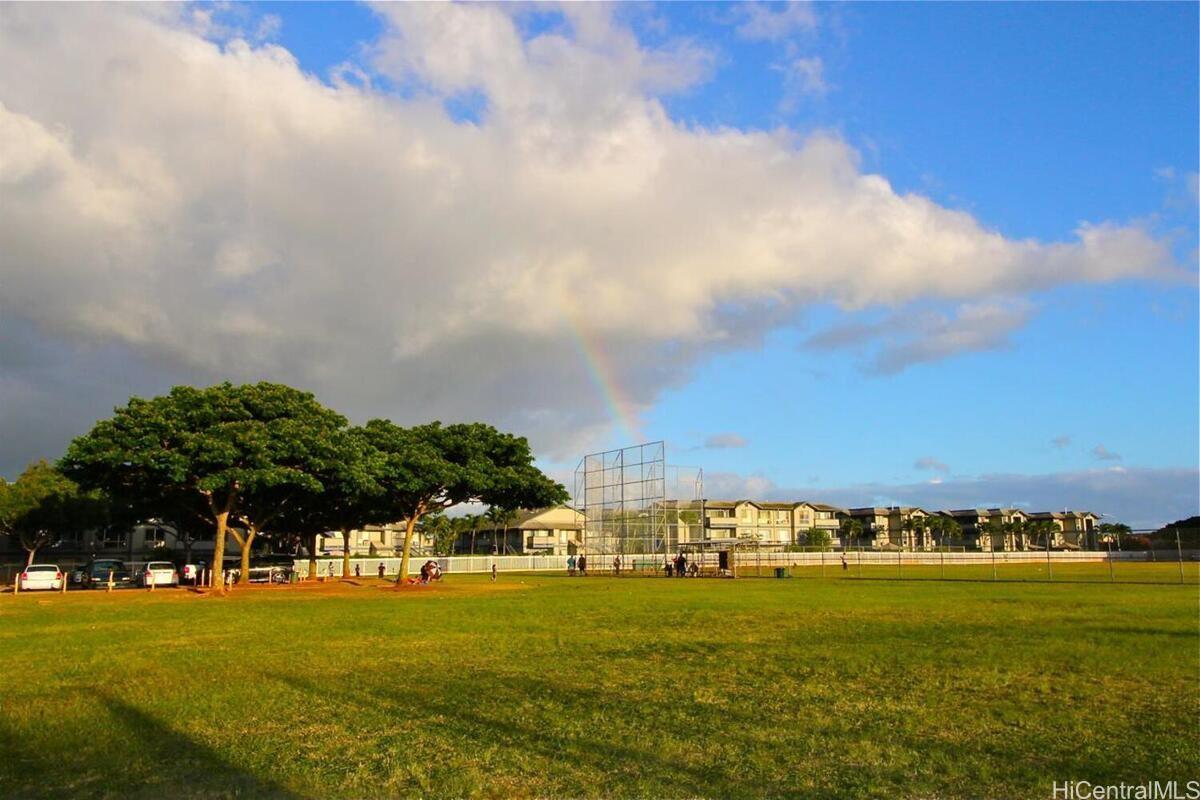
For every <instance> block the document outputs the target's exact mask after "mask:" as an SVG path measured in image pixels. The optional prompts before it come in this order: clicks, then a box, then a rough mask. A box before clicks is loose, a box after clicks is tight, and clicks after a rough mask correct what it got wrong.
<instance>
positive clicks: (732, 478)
mask: <svg viewBox="0 0 1200 800" xmlns="http://www.w3.org/2000/svg"><path fill="white" fill-rule="evenodd" d="M776 492H777V487H776V486H775V482H774V481H772V480H771V479H770V478H767V477H764V476H762V475H740V474H738V473H736V472H715V471H714V472H709V471H705V473H704V497H705V498H706V499H708V500H743V499H750V500H764V499H766V498H768V497H770V496H772V495H774V494H775V493H776Z"/></svg>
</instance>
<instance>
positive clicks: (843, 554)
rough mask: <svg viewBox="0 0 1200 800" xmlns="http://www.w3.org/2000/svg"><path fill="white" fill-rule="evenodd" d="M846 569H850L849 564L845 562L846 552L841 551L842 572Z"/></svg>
mask: <svg viewBox="0 0 1200 800" xmlns="http://www.w3.org/2000/svg"><path fill="white" fill-rule="evenodd" d="M848 569H850V565H849V564H848V563H846V554H845V553H842V572H845V571H846V570H848Z"/></svg>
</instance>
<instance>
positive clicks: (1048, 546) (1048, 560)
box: [1046, 531, 1054, 581]
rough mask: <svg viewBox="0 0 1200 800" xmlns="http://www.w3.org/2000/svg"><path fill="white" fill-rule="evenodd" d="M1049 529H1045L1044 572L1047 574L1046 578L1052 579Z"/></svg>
mask: <svg viewBox="0 0 1200 800" xmlns="http://www.w3.org/2000/svg"><path fill="white" fill-rule="evenodd" d="M1051 535H1052V534H1051V533H1050V531H1046V572H1047V573H1048V574H1049V576H1050V577H1049V578H1048V580H1051V581H1053V580H1054V565H1053V564H1051V563H1050V536H1051Z"/></svg>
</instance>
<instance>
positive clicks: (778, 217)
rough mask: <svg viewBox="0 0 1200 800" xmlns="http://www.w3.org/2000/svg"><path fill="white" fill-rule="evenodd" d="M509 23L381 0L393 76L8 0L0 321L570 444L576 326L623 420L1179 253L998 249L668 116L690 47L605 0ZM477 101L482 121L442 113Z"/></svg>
mask: <svg viewBox="0 0 1200 800" xmlns="http://www.w3.org/2000/svg"><path fill="white" fill-rule="evenodd" d="M510 11H511V9H510V8H509V7H506V6H494V5H449V4H448V5H430V4H389V5H386V6H383V7H382V8H381V10H380V13H381V14H382V16H383V18H384V20H385V27H386V33H385V34H384V36H383V38H382V39H381V40H380V41H379V42H378V43H377V44H376V46H375V48H374V51H373V52H374V56H373V57H374V59H375V62H374V63H375V65H376V66H377V67H378V68H379V69H381V70H384V71H386V72H387V73H388V75H389V76H390V78H391V79H392V81H393V82H394V83H395V84H396V85H400V86H404V87H407V88H408V89H411V91H405V92H402V93H394V94H390V93H387V92H384V91H381V90H377V89H375V88H372V85H371V83H370V82H369V81H365V80H362V79H361V77H360V79H359V80H355V81H339V82H336V83H335V85H332V86H331V85H329V84H327V83H324V82H322V81H321V80H319V79H318V78H316V77H314V76H312V75H308V74H305V73H304V72H302V71H301V69H300V68H299V66H298V65H297V63H296V60H295V58H294V57H293V56H292V55H291V54H290V53H289V52H287V51H286V50H285V49H283V48H281V47H278V46H275V45H271V44H264V45H260V46H255V45H251V44H248V43H247V42H246V41H245V40H243V39H238V38H234V39H232V40H228V41H225V34H226V33H227V32H226V31H224V30H217V31H216V33H214V30H215V29H216V28H217V27H218V23H216V22H214V21H213V19H212V17H211V16H209V17H206V18H203V19H198V18H197V17H196V16H195V14H196V13H199V14H200V16H201V17H203V16H204V14H206V13H207V10H206V9H190V7H185V6H147V7H143V6H134V5H100V4H96V5H90V6H72V7H64V6H54V5H38V4H8V5H3V6H0V287H2V294H0V316H3V317H7V318H9V319H10V320H15V321H17V322H18V323H19V324H21V325H29V326H31V327H32V328H34V329H36V330H37V331H38V335H39V336H43V337H53V339H54V340H55V341H57V342H60V343H71V342H87V343H90V345H91V346H93V347H99V348H104V349H105V352H106V354H108V355H107V357H109V358H111V359H112V362H113V363H114V364H126V365H128V364H131V363H136V364H138V365H139V366H138V367H137V368H136V369H134V368H133V367H126V368H125V369H126V371H128V372H136V373H137V374H139V375H142V376H145V384H140V385H138V386H132V385H131V386H129V387H128V388H129V390H130V391H134V390H136V391H143V390H147V391H148V390H149V389H150V388H155V389H157V388H158V387H159V383H160V379H159V378H158V377H155V376H159V375H168V374H169V375H172V376H180V375H183V376H186V378H187V379H189V380H193V381H197V382H200V381H204V380H217V379H222V378H231V379H234V380H238V379H259V378H264V377H265V378H271V379H278V380H286V381H289V382H292V383H296V384H298V385H303V386H306V387H309V388H312V389H314V390H316V391H318V392H319V393H320V395H321V396H322V398H323V399H325V400H326V401H327V402H329V403H331V404H333V405H335V406H337V407H339V408H341V409H343V410H345V411H346V412H347V413H349V414H351V415H352V416H354V417H356V418H363V417H365V416H367V415H387V416H391V417H393V418H396V419H398V420H400V421H402V422H407V421H414V420H423V419H429V418H433V417H440V418H443V419H462V418H483V419H487V420H489V421H493V422H496V423H499V424H503V425H506V426H509V427H514V428H516V429H518V430H520V431H522V432H528V433H529V434H530V435H531V436H532V437H533V439H534V443H535V445H536V446H538V447H539V448H542V449H543V452H547V451H548V452H549V453H550V454H552V455H553V454H558V455H564V456H565V455H566V454H567V453H569V452H571V451H575V450H577V449H578V448H581V447H583V446H586V444H587V443H588V442H589V441H590V440H591V439H592V438H593V437H595V436H597V435H598V434H599V433H601V432H602V431H604V430H605V429H606V427H607V425H608V424H609V421H610V420H609V409H608V405H607V404H606V402H605V400H604V398H603V397H601V395H600V394H599V393H598V392H595V391H593V390H591V389H590V388H589V387H590V385H591V384H590V383H589V381H590V380H591V377H590V376H589V373H588V366H587V364H586V362H585V361H584V360H583V359H582V358H581V357H580V347H581V346H582V347H584V348H587V349H589V350H590V351H595V352H593V353H592V355H593V356H595V355H596V354H597V353H600V352H601V351H602V354H603V355H606V356H607V361H608V363H609V364H610V365H611V373H612V374H611V375H610V376H609V381H610V383H611V384H613V385H615V386H619V387H620V389H621V393H622V394H623V395H624V398H625V400H624V401H625V402H626V403H627V404H628V405H629V407H630V408H631V409H632V410H633V411H637V410H639V409H644V408H646V407H647V406H648V405H649V404H650V403H652V402H653V400H654V399H655V397H656V396H657V394H658V393H659V392H660V391H661V390H662V389H664V388H665V387H668V386H672V385H676V384H678V383H680V382H681V381H683V380H685V379H686V377H687V375H688V370H689V369H690V368H691V366H692V365H693V364H694V363H695V362H696V361H697V360H699V359H703V358H704V357H706V356H707V355H709V354H711V353H712V352H713V351H714V350H716V349H720V348H728V347H733V346H738V345H740V344H743V343H745V342H748V341H754V340H755V338H756V337H758V336H761V335H762V334H763V332H764V331H765V329H767V328H769V327H771V326H773V325H778V324H781V322H782V321H784V320H787V319H790V316H791V314H792V313H793V312H794V311H795V309H797V308H799V307H801V306H803V305H804V304H807V303H811V302H829V301H832V302H835V303H838V304H840V305H841V306H843V307H845V308H847V309H858V308H863V307H865V306H868V305H873V304H884V305H888V306H893V307H899V306H903V305H904V304H906V303H910V302H913V301H915V300H919V299H929V298H932V299H943V300H949V301H953V302H959V303H962V304H963V306H962V309H961V310H960V312H959V316H958V318H956V319H955V320H949V319H947V320H945V321H944V322H943V323H940V325H941V327H939V324H933V325H932V328H931V330H930V331H927V332H923V333H922V334H921V337H922V338H920V339H918V340H917V341H916V342H914V343H910V346H912V347H915V349H913V350H907V351H906V350H903V349H901V350H899V351H895V350H886V349H885V350H884V351H883V352H881V353H880V354H879V357H878V358H877V362H878V363H877V365H876V368H877V369H879V370H880V371H888V370H894V369H897V368H903V365H904V364H908V363H916V362H918V361H921V360H929V359H930V358H936V357H941V356H943V355H945V354H947V353H949V352H954V351H956V348H957V349H963V348H964V347H965V348H967V349H970V348H975V349H978V348H979V347H981V346H988V343H989V342H994V341H997V340H998V338H997V337H999V338H1002V336H1003V333H1004V332H1007V331H1009V330H1011V329H1012V328H1013V327H1015V326H1016V325H1018V324H1019V322H1020V320H1019V319H1015V318H1014V315H1013V313H1012V312H1011V311H1010V312H1008V313H1007V316H1006V314H1005V312H1004V311H1003V309H1000V310H998V311H997V310H995V309H993V311H992V312H991V316H990V317H988V311H987V309H988V308H991V306H989V305H988V303H989V302H990V301H986V300H984V298H988V297H992V296H995V295H997V294H1014V293H1022V292H1026V291H1028V290H1030V289H1034V288H1039V287H1044V286H1050V285H1054V284H1060V283H1067V282H1075V281H1109V280H1117V279H1122V278H1154V277H1163V276H1169V275H1171V274H1172V269H1173V267H1172V264H1171V260H1170V256H1169V254H1168V250H1167V248H1166V247H1165V245H1164V244H1163V243H1162V242H1161V241H1159V240H1157V239H1155V238H1154V236H1152V235H1151V234H1150V233H1149V232H1148V231H1147V230H1145V229H1143V228H1141V227H1138V226H1119V225H1115V224H1109V223H1099V224H1095V225H1083V226H1081V227H1080V228H1079V230H1078V231H1076V235H1075V237H1074V238H1073V239H1072V240H1071V241H1066V242H1054V243H1042V242H1037V241H1032V240H1013V239H1009V238H1006V237H1004V236H1003V235H1001V234H1000V233H998V232H996V231H993V230H989V229H988V228H987V227H986V226H985V225H983V224H982V223H980V222H979V221H978V220H976V219H974V218H973V217H971V216H970V215H968V214H965V213H963V212H961V211H954V210H950V209H946V208H943V207H940V206H938V205H937V204H936V203H934V202H932V201H931V200H929V199H927V198H924V197H920V196H917V195H905V194H899V193H897V192H896V191H895V190H893V188H892V187H891V185H890V184H889V183H888V182H887V180H886V179H885V178H883V177H882V176H880V175H873V174H866V173H864V172H862V171H861V169H860V168H859V163H858V156H857V153H856V152H855V151H854V149H853V148H851V147H850V146H849V145H848V144H846V142H845V141H843V140H842V139H841V138H839V137H838V136H837V135H835V134H831V133H816V134H813V135H811V136H807V137H800V136H797V135H796V134H794V133H792V132H789V131H786V130H780V131H772V132H761V131H741V130H736V129H731V128H716V129H706V128H699V127H693V126H686V125H681V124H677V123H676V122H674V121H673V120H672V119H671V118H670V117H669V116H668V115H667V114H666V112H665V111H664V109H663V106H662V104H661V103H660V102H659V100H658V96H659V95H661V94H662V93H664V92H673V91H678V90H681V89H685V88H687V87H689V86H693V85H695V84H696V83H697V82H699V81H703V80H704V79H705V77H706V76H707V75H708V74H709V72H710V70H711V69H712V65H713V58H712V54H711V53H710V52H709V51H708V50H707V49H706V48H704V47H703V46H700V45H698V44H696V43H695V42H692V41H689V40H686V39H679V40H672V41H670V42H668V43H667V44H666V45H664V46H663V47H660V48H654V49H651V48H647V47H645V46H643V45H642V44H640V43H639V42H638V40H637V39H636V37H635V36H634V35H633V34H632V33H631V32H630V31H629V30H628V29H627V28H625V27H622V26H621V25H618V24H617V23H615V22H614V20H613V19H612V17H611V15H610V10H609V9H608V8H607V7H605V6H601V5H599V4H574V5H568V6H567V7H565V9H564V11H563V13H564V14H565V16H566V18H565V21H564V24H563V25H561V26H559V27H557V28H554V29H553V30H551V31H549V32H547V33H543V34H539V35H537V36H535V37H533V38H526V37H523V35H522V34H521V32H520V28H519V26H518V25H517V24H516V23H515V22H514V20H513V18H512V17H511V16H510ZM511 13H516V12H511ZM749 13H750V15H751V18H756V17H755V15H757V14H758V13H759V10H755V11H751V12H749ZM770 13H772V14H790V15H798V14H800V13H801V12H799V11H795V10H792V7H790V6H789V7H787V8H786V9H785V10H784V11H782V12H775V11H772V12H770ZM247 24H249V23H247ZM766 24H767V23H765V22H763V23H758V22H756V23H755V24H754V25H752V26H751V28H750V32H751V34H752V35H760V36H766V35H767V33H766V32H767V28H765V27H761V25H766ZM790 24H793V27H795V25H796V24H798V23H790ZM205 26H207V28H206V27H205ZM755 31H757V32H758V33H755ZM202 33H203V34H205V35H213V36H216V37H217V38H219V39H221V41H220V42H213V41H210V40H207V39H205V38H203V36H202V35H201V34H202ZM342 74H344V75H350V74H354V73H353V70H348V71H347V70H343V73H342ZM464 92H479V93H481V94H482V96H483V97H484V99H485V101H486V102H485V108H486V110H485V111H484V113H483V114H482V116H481V118H480V119H479V120H477V121H473V122H456V121H455V120H454V119H452V118H451V117H450V116H448V115H447V113H446V111H445V109H444V107H443V101H444V100H445V99H446V98H447V97H451V96H457V95H461V94H462V93H464ZM1017 316H1019V314H1018V315H1017ZM964 319H966V320H967V321H969V322H970V324H969V325H968V324H967V322H964V321H963V320H964ZM989 320H990V322H989ZM1006 320H1007V323H1006V322H1005V321H1006ZM989 326H990V328H991V330H992V333H991V334H987V333H980V332H979V329H981V328H988V327H989ZM965 328H970V329H971V330H974V331H975V333H971V331H970V330H965ZM997 330H999V331H1000V333H996V331H997ZM989 335H990V336H991V338H990V339H989V338H988V336H989ZM972 336H973V337H974V338H972ZM68 349H69V348H68ZM668 356H669V357H668ZM79 358H82V356H79ZM898 365H899V366H898ZM151 367H153V369H152V368H151ZM20 379H21V380H28V381H35V382H36V381H37V380H40V379H39V378H38V377H37V375H36V374H34V373H33V372H29V373H26V374H25V375H24V377H22V378H20ZM10 380H15V379H13V378H11V377H10ZM143 386H144V387H146V388H145V389H143ZM4 399H5V398H0V401H3V400H4ZM104 404H105V406H107V404H108V401H107V400H105V401H104ZM106 411H107V408H106V407H96V408H94V409H92V410H90V411H86V412H85V411H80V412H79V413H80V414H81V415H82V417H81V418H80V419H74V420H71V421H69V422H67V421H64V424H65V425H67V426H68V427H69V426H71V425H77V426H80V427H82V426H85V425H86V424H87V423H88V422H90V419H93V418H94V417H95V416H96V415H99V414H103V413H106ZM14 424H16V423H14ZM8 433H10V432H9V431H0V436H2V435H5V434H8ZM42 454H45V455H53V453H30V454H29V455H31V456H32V455H42ZM9 457H11V458H15V457H16V456H9Z"/></svg>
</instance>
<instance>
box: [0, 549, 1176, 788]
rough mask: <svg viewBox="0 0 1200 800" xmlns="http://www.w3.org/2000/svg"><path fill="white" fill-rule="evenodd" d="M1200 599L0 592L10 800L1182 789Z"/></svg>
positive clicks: (837, 591)
mask: <svg viewBox="0 0 1200 800" xmlns="http://www.w3.org/2000/svg"><path fill="white" fill-rule="evenodd" d="M1126 566H1128V565H1126ZM1105 569H1106V568H1105ZM1176 574H1178V573H1177V571H1176ZM1103 577H1104V578H1106V577H1107V573H1106V572H1105V573H1104V575H1103ZM1197 619H1198V617H1197V592H1196V587H1195V586H1194V585H1191V586H1170V585H1166V586H1141V585H1130V584H1115V585H1088V584H1047V583H1038V582H1032V581H1031V582H1028V583H997V584H992V583H988V582H935V581H913V582H901V581H888V580H865V581H859V580H826V581H818V580H803V579H793V580H770V579H763V580H737V581H727V580H726V581H721V580H671V581H668V580H666V579H636V578H632V579H631V578H625V579H617V580H614V579H610V578H595V577H593V578H588V579H586V580H581V579H574V580H570V579H567V578H565V577H557V576H555V577H551V576H536V575H502V576H501V580H500V583H499V584H497V585H496V586H495V587H493V586H492V585H491V584H489V583H488V582H487V581H486V580H481V579H479V578H474V577H470V578H467V577H449V578H448V579H447V585H446V586H445V587H442V588H440V589H438V590H435V591H431V592H401V593H398V592H395V591H390V590H383V589H380V588H377V587H375V586H372V585H369V584H368V585H364V586H362V587H353V588H346V589H344V590H342V591H340V593H337V594H329V595H321V594H318V593H316V592H313V591H311V590H310V591H305V590H290V589H276V590H266V591H258V592H243V593H240V594H237V593H235V596H233V597H232V598H228V599H214V598H199V597H195V596H192V595H190V594H187V593H164V592H156V593H154V594H153V595H151V594H147V593H141V592H139V593H137V594H136V595H135V594H133V593H124V594H122V593H117V594H114V595H112V596H105V595H103V594H100V593H83V592H80V593H71V594H68V595H66V596H61V595H51V596H46V595H34V594H29V595H21V596H19V597H13V596H10V595H3V596H0V668H2V669H3V675H4V676H5V677H4V689H3V694H2V698H3V699H2V700H0V796H2V797H43V796H44V797H50V796H55V797H63V796H88V797H104V796H108V797H128V796H133V797H155V798H157V797H164V796H180V795H182V796H202V797H225V796H245V797H259V796H284V797H287V796H290V797H373V796H379V797H385V796H386V797H391V796H414V797H415V796H445V797H474V796H479V797H525V796H528V797H544V796H553V797H559V796H563V797H633V796H638V797H700V796H704V797H761V796H773V797H779V796H821V795H824V796H832V795H838V796H858V797H880V796H907V797H1031V796H1036V797H1049V796H1050V793H1051V785H1052V782H1053V781H1055V780H1057V781H1064V780H1090V781H1092V782H1093V783H1102V784H1111V783H1118V782H1141V781H1145V780H1149V779H1162V780H1167V779H1171V778H1175V779H1178V780H1181V781H1183V780H1187V779H1193V778H1195V777H1196V776H1197V774H1200V737H1197V735H1196V730H1197V719H1198V718H1200V689H1198V687H1197V672H1198V666H1200V633H1198V630H1197Z"/></svg>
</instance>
